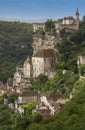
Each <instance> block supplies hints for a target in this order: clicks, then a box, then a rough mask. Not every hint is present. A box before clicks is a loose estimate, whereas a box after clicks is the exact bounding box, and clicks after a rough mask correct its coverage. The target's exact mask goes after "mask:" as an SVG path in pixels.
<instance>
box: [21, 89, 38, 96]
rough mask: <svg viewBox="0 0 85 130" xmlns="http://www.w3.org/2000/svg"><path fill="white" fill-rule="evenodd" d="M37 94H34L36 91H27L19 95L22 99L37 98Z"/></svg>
mask: <svg viewBox="0 0 85 130" xmlns="http://www.w3.org/2000/svg"><path fill="white" fill-rule="evenodd" d="M37 95H38V94H37V92H34V91H29V90H25V91H22V93H21V94H20V95H19V96H20V97H21V96H22V97H26V96H29V97H30V96H37Z"/></svg>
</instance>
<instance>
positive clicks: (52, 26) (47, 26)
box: [45, 20, 55, 32]
mask: <svg viewBox="0 0 85 130" xmlns="http://www.w3.org/2000/svg"><path fill="white" fill-rule="evenodd" d="M45 30H46V31H47V32H50V31H52V32H54V31H55V24H54V22H53V21H52V20H48V21H47V22H46V23H45Z"/></svg>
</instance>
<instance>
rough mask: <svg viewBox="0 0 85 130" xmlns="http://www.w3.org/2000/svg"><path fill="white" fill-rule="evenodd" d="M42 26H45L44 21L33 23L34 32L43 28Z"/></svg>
mask: <svg viewBox="0 0 85 130" xmlns="http://www.w3.org/2000/svg"><path fill="white" fill-rule="evenodd" d="M44 28H45V23H33V29H34V32H36V31H37V30H39V29H44Z"/></svg>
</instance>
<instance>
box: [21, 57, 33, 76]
mask: <svg viewBox="0 0 85 130" xmlns="http://www.w3.org/2000/svg"><path fill="white" fill-rule="evenodd" d="M23 71H24V72H23V73H24V77H25V78H30V77H31V71H32V66H31V60H30V59H29V58H27V60H25V62H24V65H23Z"/></svg>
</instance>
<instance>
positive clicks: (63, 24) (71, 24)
mask: <svg viewBox="0 0 85 130" xmlns="http://www.w3.org/2000/svg"><path fill="white" fill-rule="evenodd" d="M54 23H55V29H56V32H57V33H60V31H61V30H62V29H65V30H66V31H67V32H73V31H76V30H78V29H79V12H78V9H77V10H76V14H75V18H74V17H72V16H68V17H64V18H62V19H59V20H57V21H54ZM40 25H41V26H40ZM33 28H34V32H36V30H38V29H39V28H43V29H45V24H41V23H36V24H33Z"/></svg>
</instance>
